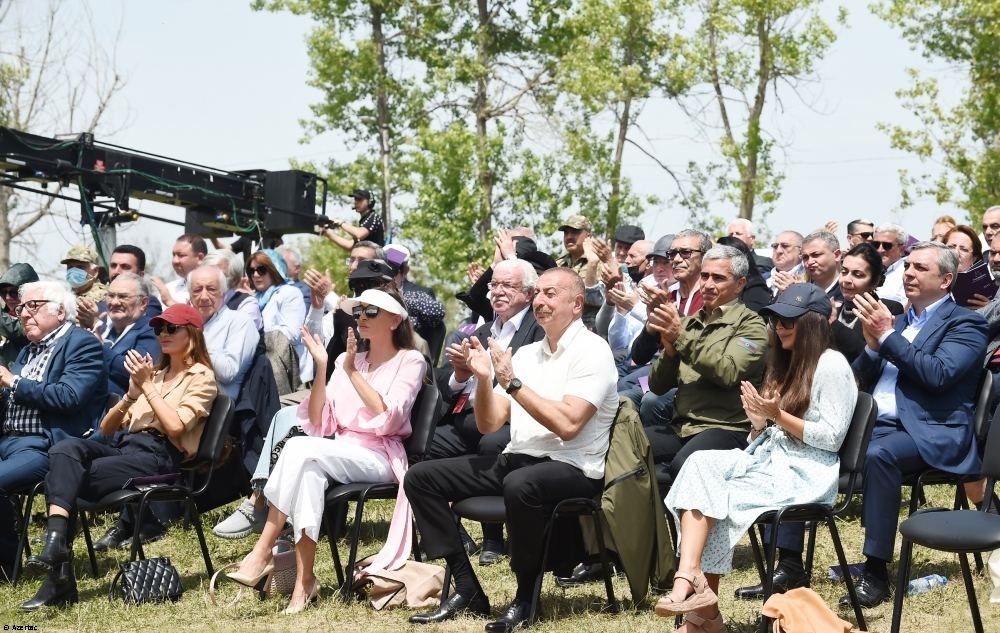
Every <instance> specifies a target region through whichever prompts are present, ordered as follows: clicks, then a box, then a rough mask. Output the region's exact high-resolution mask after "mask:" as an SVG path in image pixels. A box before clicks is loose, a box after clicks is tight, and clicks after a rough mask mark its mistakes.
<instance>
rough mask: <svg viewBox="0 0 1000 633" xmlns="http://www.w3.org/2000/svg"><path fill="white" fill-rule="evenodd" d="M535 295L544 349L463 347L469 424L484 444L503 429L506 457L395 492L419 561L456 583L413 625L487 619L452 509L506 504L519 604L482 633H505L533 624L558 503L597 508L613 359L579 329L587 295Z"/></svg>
mask: <svg viewBox="0 0 1000 633" xmlns="http://www.w3.org/2000/svg"><path fill="white" fill-rule="evenodd" d="M537 288H538V292H537V294H536V296H535V299H534V302H533V309H534V314H535V319H536V320H537V321H538V324H539V325H541V327H542V329H543V330H544V331H545V338H543V339H542V340H541V341H539V342H537V343H532V344H530V345H525V346H523V347H521V349H519V350H518V351H517V353H516V354H514V355H513V357H512V356H511V352H510V351H509V350H503V349H500V347H499V346H498V345H497V344H496V343H495V342H493V341H492V340H491V341H490V349H489V351H487V350H485V349H483V347H482V345H481V344H480V343H479V341H478V340H477V339H467V341H466V343H465V346H466V358H467V362H468V365H469V367H470V368H471V369H472V372H473V374H474V375H475V376H476V378H477V385H476V397H475V405H474V410H475V416H476V424H477V426H478V427H479V430H480V432H482V433H484V434H485V433H490V432H493V431H495V430H497V429H498V428H500V427H501V426H502V425H503V424H504V423H505V422H506V421H507V419H510V436H511V438H510V444H509V445H508V446H507V448H506V450H505V451H504V452H503V453H502V454H500V455H499V456H489V455H484V456H465V457H455V458H452V459H440V460H433V461H426V462H421V463H420V464H417V465H415V466H414V467H412V468H411V469H410V470H409V472H408V473H407V475H406V478H405V479H404V481H403V487H404V489H405V491H406V496H407V498H408V499H409V501H410V504H411V506H412V508H413V515H414V517H415V519H416V521H417V527H418V529H419V530H420V533H421V534H422V535H423V537H424V539H423V547H424V552H425V553H426V554H427V555H428V557H430V558H444V559H445V560H446V561H447V562H448V565H449V567H450V568H451V571H452V578H453V580H454V581H455V592H454V593H453V594H452V595H451V597H449V598H448V600H446V601H445V602H444V603H443V604H442V605H441V607H440V608H439V609H437V610H436V611H433V612H430V613H422V614H417V615H414V616H412V617H411V618H410V622H411V623H414V624H430V623H436V622H442V621H445V620H449V619H451V618H453V617H455V616H457V615H459V614H461V613H465V612H471V613H475V614H479V615H484V616H486V615H489V613H490V607H489V601H488V600H487V598H486V594H485V592H484V591H483V588H482V586H481V585H480V584H479V580H478V578H476V574H475V572H474V571H473V570H472V566H471V564H470V563H469V557H468V555H467V554H466V553H465V549H464V548H463V546H462V539H461V537H460V536H459V531H458V526H457V525H456V523H455V520H454V517H453V515H452V514H451V511H450V509H449V504H450V503H451V502H453V501H459V500H461V499H465V498H468V497H475V496H481V495H499V494H502V495H503V496H504V500H505V504H506V506H507V526H508V529H509V536H510V547H511V559H510V566H511V569H512V570H513V571H514V574H515V576H516V578H517V593H516V594H515V596H514V600H513V602H511V604H510V606H509V607H508V608H507V609H506V610H505V611H504V613H503V615H501V616H500V618H499V619H497V620H496V621H493V622H489V623H487V624H486V631H490V632H504V633H506V632H508V631H512V630H513V629H515V628H517V627H518V626H524V625H528V624H530V622H528V618H529V611H530V603H531V595H532V591H533V589H534V584H535V580H536V579H537V577H538V575H539V574H540V573H541V572H542V569H541V559H542V547H543V541H542V539H543V535H544V531H545V524H546V522H547V521H548V519H549V516H550V514H551V510H552V508H553V507H554V506H555V505H556V503H558V502H559V501H561V500H563V499H567V498H571V497H593V496H596V495H597V494H598V493H599V492H600V490H601V486H602V481H603V477H604V458H605V454H606V453H607V451H608V441H609V436H610V429H611V423H612V421H613V419H614V416H615V412H616V410H617V407H618V395H617V392H616V383H617V372H616V371H615V366H614V359H613V358H612V355H611V348H609V347H608V344H607V342H605V341H604V339H602V338H601V337H599V336H598V335H596V334H594V333H592V332H590V331H588V330H587V328H585V327H584V325H583V322H582V321H581V320H580V315H581V314H582V312H583V304H584V294H585V288H584V286H583V281H582V280H581V279H580V276H579V275H577V274H576V273H575V272H574V271H573V270H571V269H568V268H553V269H551V270H547V271H545V272H544V273H543V274H542V275H541V277H539V279H538V286H537ZM491 374H493V375H495V377H496V383H497V384H496V387H493V386H492V380H491Z"/></svg>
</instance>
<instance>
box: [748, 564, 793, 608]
mask: <svg viewBox="0 0 1000 633" xmlns="http://www.w3.org/2000/svg"><path fill="white" fill-rule="evenodd" d="M808 585H809V576H808V575H807V574H806V572H805V571H800V572H790V571H787V570H786V569H785V568H784V567H779V568H777V569H776V570H774V575H773V576H771V593H785V592H786V591H788V590H789V589H796V588H798V587H806V586H808ZM736 599H737V600H763V599H764V585H763V584H760V585H752V586H750V587H740V588H739V589H737V590H736Z"/></svg>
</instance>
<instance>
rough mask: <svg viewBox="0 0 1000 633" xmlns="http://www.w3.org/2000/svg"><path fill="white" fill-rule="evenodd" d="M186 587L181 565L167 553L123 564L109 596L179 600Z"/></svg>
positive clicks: (131, 600)
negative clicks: (179, 569)
mask: <svg viewBox="0 0 1000 633" xmlns="http://www.w3.org/2000/svg"><path fill="white" fill-rule="evenodd" d="M182 593H184V588H183V587H182V586H181V576H180V574H178V573H177V568H176V567H174V566H173V565H172V564H171V563H170V559H169V558H167V557H166V556H161V557H159V558H147V559H145V560H133V561H129V562H127V563H124V564H122V566H121V569H120V570H119V571H118V574H117V575H116V576H115V579H114V580H112V581H111V589H110V590H109V591H108V599H109V600H112V601H113V600H114V599H115V597H118V598H121V599H122V600H124V601H125V602H126V603H127V604H143V603H147V602H154V603H155V602H166V601H167V600H169V601H171V602H177V601H178V600H179V599H180V597H181V594H182Z"/></svg>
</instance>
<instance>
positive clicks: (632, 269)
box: [628, 266, 643, 283]
mask: <svg viewBox="0 0 1000 633" xmlns="http://www.w3.org/2000/svg"><path fill="white" fill-rule="evenodd" d="M628 276H629V277H631V278H632V281H634V282H635V283H639V282H640V281H642V278H643V274H642V273H641V272H639V267H638V266H629V267H628Z"/></svg>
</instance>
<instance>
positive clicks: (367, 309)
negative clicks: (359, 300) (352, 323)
mask: <svg viewBox="0 0 1000 633" xmlns="http://www.w3.org/2000/svg"><path fill="white" fill-rule="evenodd" d="M381 311H382V308H380V307H378V306H364V307H362V306H354V309H353V310H351V314H353V315H354V318H355V319H360V318H361V315H362V314H363V315H365V317H367V318H369V319H374V318H375V317H377V316H378V313H379V312H381Z"/></svg>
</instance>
